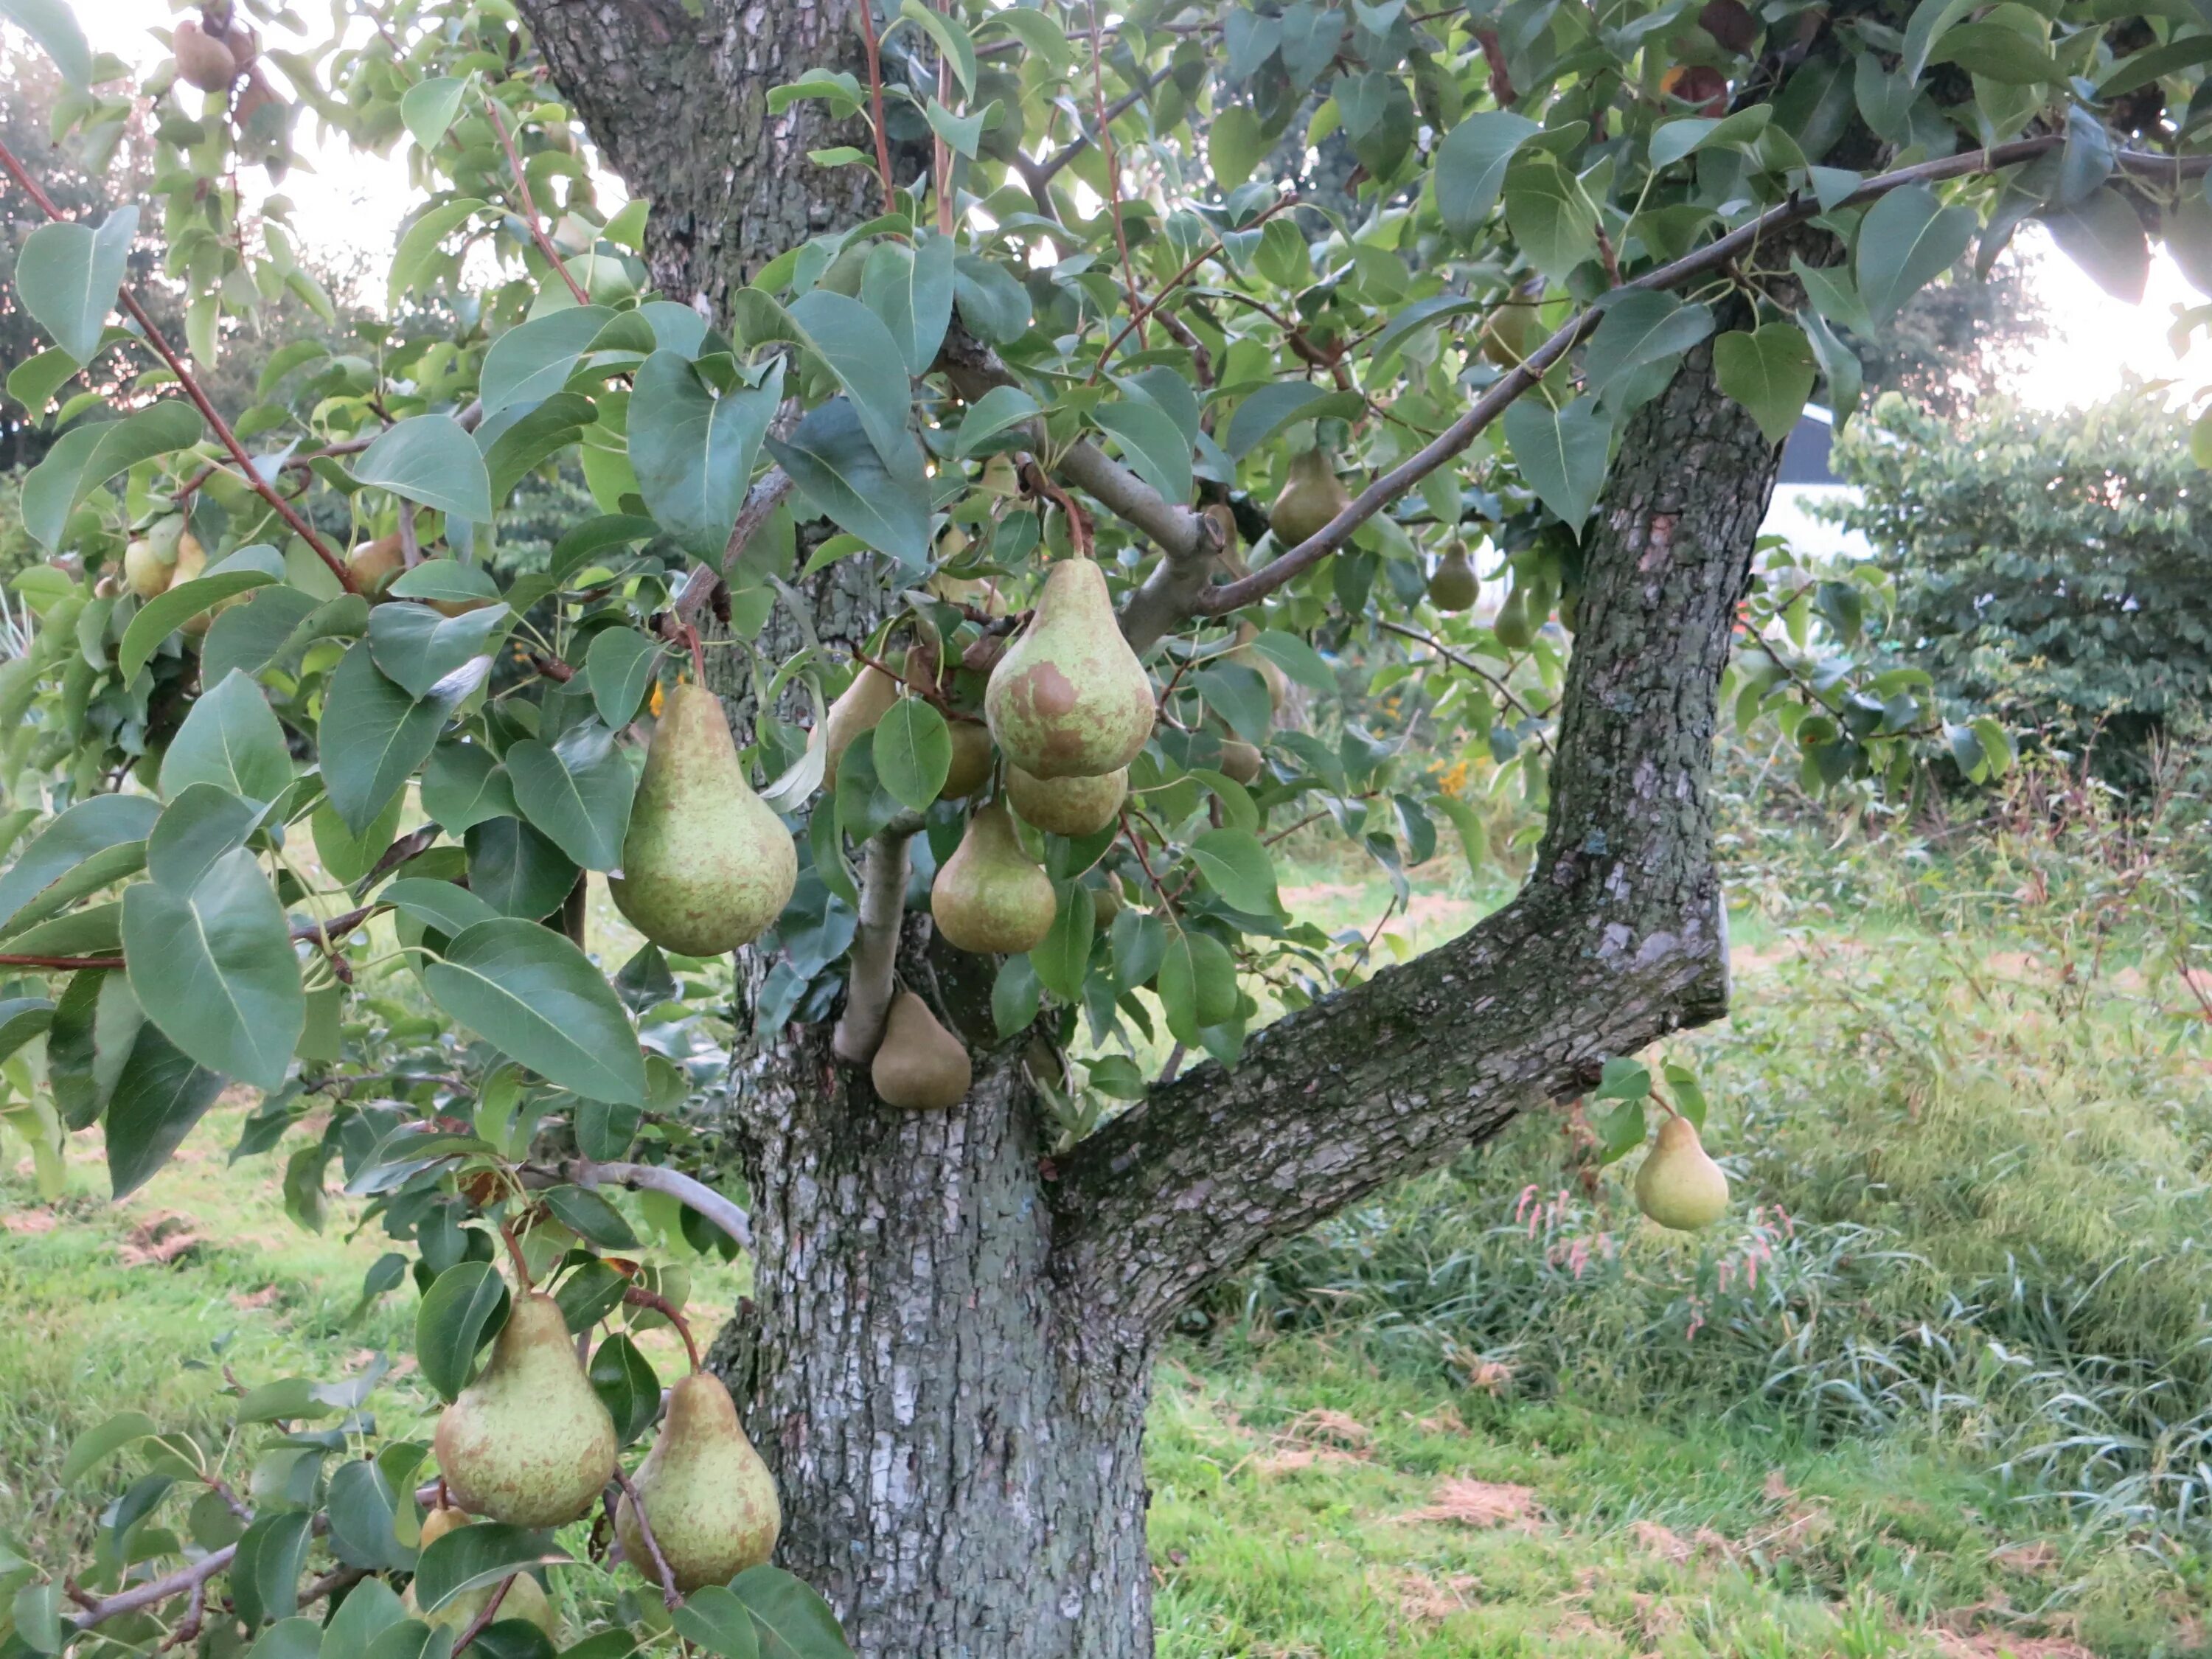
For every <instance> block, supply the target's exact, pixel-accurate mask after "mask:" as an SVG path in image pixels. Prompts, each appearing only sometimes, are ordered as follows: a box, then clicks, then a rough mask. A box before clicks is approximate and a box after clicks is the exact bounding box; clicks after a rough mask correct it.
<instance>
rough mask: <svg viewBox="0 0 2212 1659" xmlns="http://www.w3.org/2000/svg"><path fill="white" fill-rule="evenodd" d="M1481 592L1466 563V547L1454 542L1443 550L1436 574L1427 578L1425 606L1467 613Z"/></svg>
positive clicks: (1471, 568) (1472, 570)
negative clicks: (1427, 594)
mask: <svg viewBox="0 0 2212 1659" xmlns="http://www.w3.org/2000/svg"><path fill="white" fill-rule="evenodd" d="M1481 591H1482V584H1481V582H1480V581H1479V580H1476V578H1475V574H1474V566H1473V565H1471V564H1469V563H1468V562H1467V544H1465V543H1463V542H1454V543H1453V544H1451V545H1450V546H1449V547H1448V548H1446V549H1445V550H1444V556H1443V558H1441V559H1439V560H1438V561H1437V568H1436V574H1434V575H1432V576H1431V577H1430V578H1429V603H1430V604H1431V605H1434V606H1436V608H1437V610H1439V611H1467V610H1470V609H1472V608H1473V607H1474V601H1475V596H1476V595H1477V594H1479V593H1480V592H1481Z"/></svg>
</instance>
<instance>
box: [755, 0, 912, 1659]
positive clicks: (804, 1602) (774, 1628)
mask: <svg viewBox="0 0 2212 1659" xmlns="http://www.w3.org/2000/svg"><path fill="white" fill-rule="evenodd" d="M908 3H912V0H908ZM730 1589H731V1592H732V1594H733V1595H736V1597H737V1598H738V1601H742V1602H744V1604H745V1609H746V1611H747V1612H749V1613H751V1614H752V1616H753V1622H754V1624H755V1625H756V1626H758V1634H759V1637H760V1659H850V1655H851V1652H852V1650H851V1649H850V1648H849V1647H848V1646H847V1645H846V1643H845V1633H844V1632H842V1630H840V1629H838V1627H837V1615H836V1613H832V1612H830V1611H829V1603H828V1602H827V1601H823V1599H822V1598H821V1596H820V1595H817V1594H816V1593H815V1591H814V1590H813V1589H811V1587H810V1586H808V1585H807V1584H805V1583H803V1582H802V1581H801V1580H799V1579H797V1578H794V1577H792V1576H791V1574H789V1573H787V1572H786V1571H783V1569H782V1568H781V1567H747V1568H746V1569H745V1570H744V1571H743V1572H741V1573H739V1574H738V1576H737V1577H735V1578H732V1580H731V1581H730Z"/></svg>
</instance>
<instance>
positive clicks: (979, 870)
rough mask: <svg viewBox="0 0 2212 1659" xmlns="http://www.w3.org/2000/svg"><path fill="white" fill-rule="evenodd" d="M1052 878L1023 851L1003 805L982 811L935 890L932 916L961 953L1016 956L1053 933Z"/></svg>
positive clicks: (1001, 801) (947, 862)
mask: <svg viewBox="0 0 2212 1659" xmlns="http://www.w3.org/2000/svg"><path fill="white" fill-rule="evenodd" d="M1056 908H1057V905H1056V902H1055V900H1054V895H1053V890H1052V878H1050V877H1049V876H1048V875H1046V874H1045V872H1043V871H1042V870H1041V869H1039V868H1038V867H1037V866H1036V861H1035V860H1032V859H1031V858H1030V855H1029V854H1028V853H1026V852H1024V850H1023V848H1022V842H1021V837H1020V836H1018V835H1017V834H1016V833H1015V831H1014V820H1013V817H1012V815H1011V814H1010V813H1009V812H1008V811H1006V801H1005V800H1004V799H999V800H994V801H992V802H991V803H990V804H989V805H986V806H982V807H980V808H978V809H977V811H976V812H975V816H974V817H970V818H969V820H968V829H967V833H966V834H964V835H963V836H961V837H960V845H959V846H958V847H957V848H954V849H953V854H952V856H951V858H949V859H947V860H945V863H944V864H943V866H941V867H940V868H939V870H938V872H937V879H936V881H934V882H933V883H932V884H931V885H930V889H929V914H930V915H932V916H933V917H934V918H935V919H936V921H937V931H938V932H939V933H942V934H944V935H945V943H946V944H948V945H951V946H952V947H953V948H954V949H956V950H961V951H974V952H975V953H976V954H977V955H979V956H988V955H991V954H993V953H994V952H995V953H997V954H999V955H1002V956H1016V955H1018V954H1019V953H1020V952H1022V951H1027V950H1030V949H1033V948H1034V947H1035V946H1036V945H1039V944H1041V943H1042V941H1043V939H1044V936H1045V935H1046V934H1047V933H1050V932H1051V931H1052V918H1053V914H1054V910H1055V909H1056Z"/></svg>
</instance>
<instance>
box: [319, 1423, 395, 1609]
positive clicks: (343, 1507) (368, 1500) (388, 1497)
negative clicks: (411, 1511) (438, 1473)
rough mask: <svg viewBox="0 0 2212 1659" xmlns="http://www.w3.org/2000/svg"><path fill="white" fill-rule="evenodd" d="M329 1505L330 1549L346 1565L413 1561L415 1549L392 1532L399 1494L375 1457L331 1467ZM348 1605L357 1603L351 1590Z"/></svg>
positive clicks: (374, 1566) (385, 1567) (391, 1567)
mask: <svg viewBox="0 0 2212 1659" xmlns="http://www.w3.org/2000/svg"><path fill="white" fill-rule="evenodd" d="M325 1507H326V1508H327V1510H329V1513H330V1517H331V1553H332V1554H334V1555H336V1556H337V1558H338V1559H339V1560H341V1561H343V1562H344V1563H345V1564H346V1565H348V1566H349V1567H366V1568H368V1570H370V1571H404V1570H405V1569H407V1568H409V1567H411V1566H413V1565H415V1552H414V1551H413V1550H411V1549H408V1548H405V1547H403V1546H402V1545H401V1544H400V1542H399V1541H398V1538H396V1537H394V1536H393V1535H392V1519H393V1517H394V1516H396V1515H398V1511H399V1494H398V1492H394V1491H393V1490H392V1482H391V1481H390V1480H388V1479H387V1478H386V1475H385V1473H384V1471H383V1470H382V1469H380V1468H378V1467H377V1466H376V1465H375V1464H374V1462H369V1461H368V1460H367V1459H365V1458H349V1459H348V1460H347V1461H346V1462H343V1463H341V1464H340V1465H338V1467H337V1468H335V1469H333V1470H332V1471H331V1484H330V1492H329V1496H328V1498H326V1499H325ZM356 1594H358V1592H356ZM346 1605H347V1606H348V1607H351V1606H352V1605H353V1597H352V1596H351V1595H349V1596H348V1597H347V1598H346ZM398 1607H399V1603H398V1601H393V1602H392V1611H393V1613H394V1615H395V1616H394V1618H393V1619H392V1620H391V1622H392V1623H395V1624H396V1623H398V1618H397V1616H396V1615H397V1613H398Z"/></svg>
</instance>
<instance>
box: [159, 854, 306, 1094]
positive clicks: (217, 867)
mask: <svg viewBox="0 0 2212 1659" xmlns="http://www.w3.org/2000/svg"><path fill="white" fill-rule="evenodd" d="M123 955H124V958H125V962H126V963H127V964H128V971H129V972H130V975H131V989H132V990H133V991H135V992H136V993H137V995H138V1001H139V1004H140V1006H143V1008H144V1009H145V1011H146V1017H147V1018H149V1019H150V1020H152V1021H153V1022H154V1024H156V1025H158V1026H159V1027H161V1030H162V1032H163V1033H164V1034H165V1035H167V1037H168V1038H169V1040H170V1041H171V1042H173V1043H175V1044H176V1045H177V1047H178V1048H181V1049H182V1050H184V1052H185V1054H189V1055H190V1056H191V1058H192V1059H193V1060H197V1062H198V1063H199V1064H200V1065H202V1066H206V1067H207V1068H208V1069H209V1070H210V1071H214V1072H221V1073H224V1074H226V1075H227V1076H230V1077H234V1078H237V1079H240V1080H241V1081H242V1082H246V1083H250V1084H252V1085H253V1086H254V1087H255V1088H257V1089H264V1090H270V1089H275V1088H276V1087H277V1086H278V1085H280V1084H282V1083H283V1081H284V1074H285V1073H286V1072H287V1071H288V1070H289V1069H290V1066H291V1063H292V1048H293V1045H294V1044H295V1043H296V1042H298V1041H299V1040H300V1032H301V1028H302V1027H303V1026H304V1025H305V1024H306V1023H307V1000H306V998H305V995H304V994H303V993H302V992H301V986H300V963H299V959H298V957H295V955H294V954H293V951H292V936H291V929H290V927H289V925H288V924H287V923H286V921H285V919H284V907H283V905H281V904H279V903H278V902H276V891H275V890H274V889H272V888H271V887H270V884H269V878H268V877H266V876H265V875H264V874H262V872H261V866H259V865H258V864H256V863H255V862H254V860H253V854H251V853H249V852H247V851H246V849H245V848H242V847H241V848H237V849H235V850H234V851H232V852H229V853H226V854H223V855H222V857H221V858H219V859H217V860H216V861H215V862H214V863H213V864H212V865H210V866H209V867H208V872H207V873H206V874H205V875H204V876H203V877H201V878H200V879H199V883H198V884H197V885H196V886H195V887H194V888H193V889H192V890H191V892H190V893H189V894H185V893H178V892H173V891H172V890H169V889H168V888H166V887H163V886H162V885H161V884H159V883H157V882H141V883H138V884H135V885H133V886H131V887H127V888H125V890H124V893H123Z"/></svg>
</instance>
